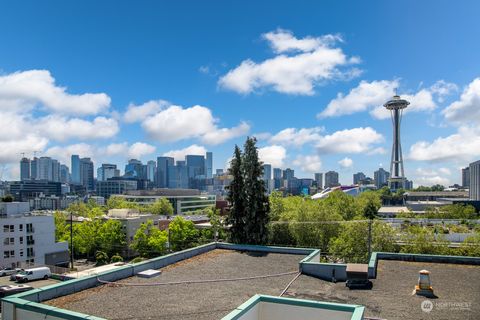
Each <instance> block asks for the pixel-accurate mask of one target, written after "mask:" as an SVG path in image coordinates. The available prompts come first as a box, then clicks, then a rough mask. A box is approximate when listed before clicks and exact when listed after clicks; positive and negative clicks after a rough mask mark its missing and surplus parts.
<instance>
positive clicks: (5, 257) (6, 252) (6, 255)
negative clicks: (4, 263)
mask: <svg viewBox="0 0 480 320" xmlns="http://www.w3.org/2000/svg"><path fill="white" fill-rule="evenodd" d="M3 258H4V259H7V258H10V251H3Z"/></svg>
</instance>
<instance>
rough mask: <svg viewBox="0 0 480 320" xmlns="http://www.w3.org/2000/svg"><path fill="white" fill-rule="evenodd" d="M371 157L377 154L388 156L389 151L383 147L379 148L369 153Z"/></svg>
mask: <svg viewBox="0 0 480 320" xmlns="http://www.w3.org/2000/svg"><path fill="white" fill-rule="evenodd" d="M367 154H368V155H369V156H372V155H376V154H387V150H385V148H383V147H378V148H375V149H373V150H372V151H369V152H367Z"/></svg>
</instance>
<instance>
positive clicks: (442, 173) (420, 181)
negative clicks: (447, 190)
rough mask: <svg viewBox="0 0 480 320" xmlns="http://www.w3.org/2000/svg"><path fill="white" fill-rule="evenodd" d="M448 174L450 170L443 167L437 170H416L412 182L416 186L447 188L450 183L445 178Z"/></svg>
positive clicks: (447, 178)
mask: <svg viewBox="0 0 480 320" xmlns="http://www.w3.org/2000/svg"><path fill="white" fill-rule="evenodd" d="M450 174H451V172H450V169H448V168H444V167H442V168H438V169H432V168H428V169H425V168H417V169H416V170H415V176H414V181H415V184H416V185H422V186H431V185H434V184H441V185H444V186H449V185H450V184H451V183H450V179H449V177H447V176H449V175H450Z"/></svg>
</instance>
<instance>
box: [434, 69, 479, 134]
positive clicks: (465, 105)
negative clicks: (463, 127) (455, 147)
mask: <svg viewBox="0 0 480 320" xmlns="http://www.w3.org/2000/svg"><path fill="white" fill-rule="evenodd" d="M442 113H443V115H444V116H445V119H446V120H448V121H450V122H452V123H455V124H467V123H472V124H477V125H478V123H480V78H476V79H474V80H473V81H472V82H471V83H470V84H469V85H468V86H467V87H466V88H465V89H464V90H463V92H462V94H461V96H460V100H458V101H455V102H453V103H452V104H450V105H449V106H448V107H447V108H445V109H444V110H443V111H442Z"/></svg>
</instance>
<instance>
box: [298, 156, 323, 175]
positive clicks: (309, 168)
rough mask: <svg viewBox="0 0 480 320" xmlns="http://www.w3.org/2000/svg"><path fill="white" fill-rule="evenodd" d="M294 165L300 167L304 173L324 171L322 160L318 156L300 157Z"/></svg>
mask: <svg viewBox="0 0 480 320" xmlns="http://www.w3.org/2000/svg"><path fill="white" fill-rule="evenodd" d="M293 164H294V165H295V166H297V167H299V168H300V169H301V170H302V171H303V172H307V173H316V172H320V170H321V169H322V160H321V159H320V157H319V156H318V155H307V156H304V155H298V156H297V158H295V160H293Z"/></svg>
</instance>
